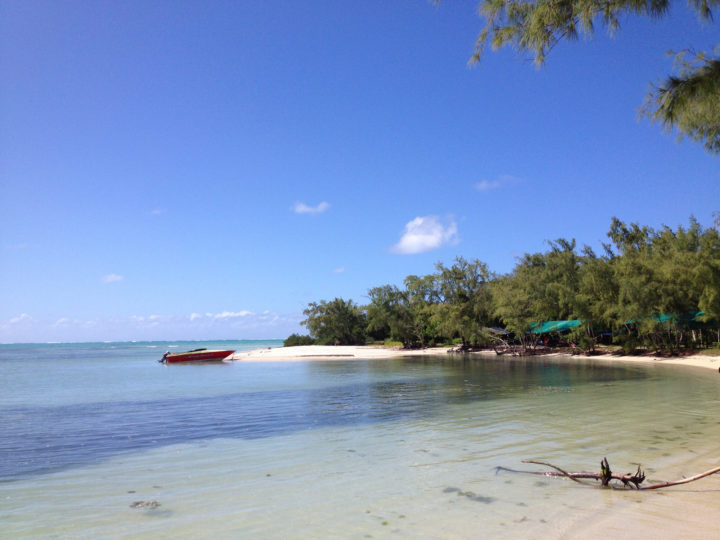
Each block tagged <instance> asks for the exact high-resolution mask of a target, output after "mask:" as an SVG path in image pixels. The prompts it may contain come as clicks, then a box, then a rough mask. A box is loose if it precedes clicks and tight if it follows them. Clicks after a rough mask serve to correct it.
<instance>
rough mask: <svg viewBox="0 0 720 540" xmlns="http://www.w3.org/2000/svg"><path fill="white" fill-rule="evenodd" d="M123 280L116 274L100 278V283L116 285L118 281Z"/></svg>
mask: <svg viewBox="0 0 720 540" xmlns="http://www.w3.org/2000/svg"><path fill="white" fill-rule="evenodd" d="M123 279H125V278H124V277H123V276H120V275H118V274H107V275H106V276H103V277H102V278H100V281H102V282H103V283H117V282H118V281H122V280H123Z"/></svg>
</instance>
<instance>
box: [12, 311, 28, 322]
mask: <svg viewBox="0 0 720 540" xmlns="http://www.w3.org/2000/svg"><path fill="white" fill-rule="evenodd" d="M30 321H32V317H31V316H30V315H28V314H27V313H23V314H21V315H18V316H17V317H13V318H12V319H10V324H18V323H22V322H30Z"/></svg>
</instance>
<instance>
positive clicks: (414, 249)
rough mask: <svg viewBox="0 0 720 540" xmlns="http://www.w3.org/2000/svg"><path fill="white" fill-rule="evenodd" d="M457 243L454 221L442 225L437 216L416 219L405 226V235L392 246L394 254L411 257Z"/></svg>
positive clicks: (449, 220) (450, 220)
mask: <svg viewBox="0 0 720 540" xmlns="http://www.w3.org/2000/svg"><path fill="white" fill-rule="evenodd" d="M457 242H458V228H457V223H455V221H454V220H452V219H448V223H447V224H443V223H442V222H441V221H440V219H439V218H438V217H437V216H425V217H416V218H415V219H413V220H412V221H410V222H409V223H408V224H407V225H405V234H403V235H402V238H400V241H399V242H398V243H397V244H395V245H394V246H392V248H391V250H392V251H393V252H394V253H399V254H401V255H412V254H415V253H425V252H426V251H432V250H434V249H438V248H440V247H443V246H446V245H449V244H456V243H457Z"/></svg>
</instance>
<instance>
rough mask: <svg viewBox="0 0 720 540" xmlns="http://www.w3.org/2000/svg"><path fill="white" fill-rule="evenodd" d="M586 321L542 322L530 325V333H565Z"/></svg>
mask: <svg viewBox="0 0 720 540" xmlns="http://www.w3.org/2000/svg"><path fill="white" fill-rule="evenodd" d="M584 322H585V321H584V320H579V319H578V320H574V321H542V322H533V323H530V333H532V334H547V333H548V332H564V331H565V330H570V329H571V328H575V327H577V326H580V325H581V324H582V323H584Z"/></svg>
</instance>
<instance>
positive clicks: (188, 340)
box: [0, 338, 285, 346]
mask: <svg viewBox="0 0 720 540" xmlns="http://www.w3.org/2000/svg"><path fill="white" fill-rule="evenodd" d="M284 339H285V338H252V339H244V338H237V339H236V338H223V339H142V340H141V339H123V340H110V341H12V342H2V343H0V346H1V345H110V344H112V343H125V344H127V343H131V344H138V343H173V342H180V343H207V342H213V343H220V342H233V341H246V342H248V341H249V342H253V341H257V342H266V341H283V340H284Z"/></svg>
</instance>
